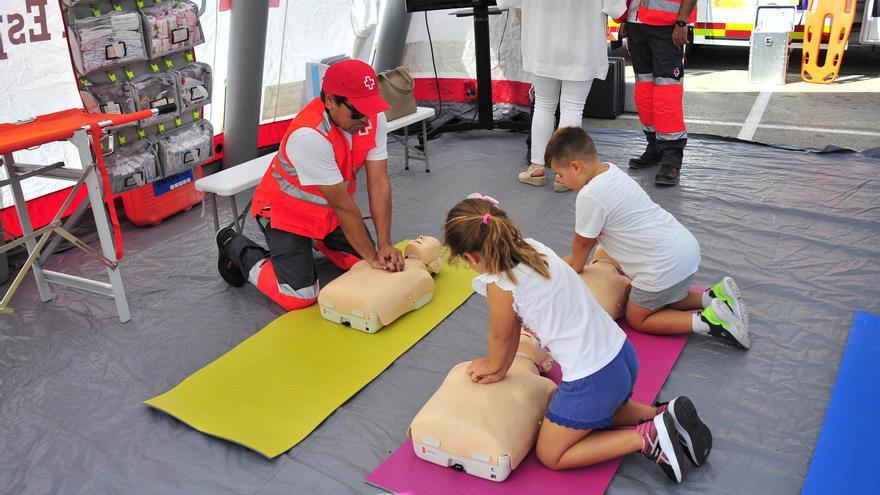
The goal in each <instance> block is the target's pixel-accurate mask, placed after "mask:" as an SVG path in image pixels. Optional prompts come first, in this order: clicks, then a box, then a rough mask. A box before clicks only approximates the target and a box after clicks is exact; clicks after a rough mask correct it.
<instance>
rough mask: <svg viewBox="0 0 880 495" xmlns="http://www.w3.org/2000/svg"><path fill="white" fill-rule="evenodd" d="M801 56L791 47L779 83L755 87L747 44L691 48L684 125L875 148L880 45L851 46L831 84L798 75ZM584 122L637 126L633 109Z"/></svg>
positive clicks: (791, 141)
mask: <svg viewBox="0 0 880 495" xmlns="http://www.w3.org/2000/svg"><path fill="white" fill-rule="evenodd" d="M619 54H622V53H619ZM800 57H801V53H800V51H799V50H792V52H791V55H790V59H789V60H790V61H789V71H788V75H787V78H786V84H785V85H778V86H771V87H761V86H759V85H755V84H750V83H749V82H748V59H749V50H748V48H740V47H713V46H700V47H697V49H696V50H694V51H693V52H691V53H690V54H689V56H688V62H687V66H686V69H685V74H686V75H685V97H684V114H685V121H686V122H687V125H688V131H689V132H692V133H701V134H717V135H721V136H730V137H740V138H742V139H747V140H753V141H757V142H761V143H768V144H782V145H787V146H793V147H801V148H811V149H821V148H823V147H825V146H826V145H837V146H842V147H847V148H852V149H856V150H864V149H868V148H876V147H880V50H872V49H871V48H870V47H852V48H850V49H849V50H848V51H847V52H846V54H845V55H844V60H843V65H842V68H841V72H840V77H839V78H838V80H837V82H835V83H834V84H811V83H805V82H803V81H802V80H801V77H800V66H801V63H800V60H801V59H800ZM627 64H628V65H627V68H626V69H627V77H628V78H629V79H632V77H633V73H632V67H631V66H630V65H629V61H627ZM584 125H585V126H586V127H587V129H589V128H591V127H592V128H617V129H638V128H639V126H638V118H637V116H636V115H634V114H624V115H622V116H620V117H618V118H617V119H615V120H603V119H585V121H584Z"/></svg>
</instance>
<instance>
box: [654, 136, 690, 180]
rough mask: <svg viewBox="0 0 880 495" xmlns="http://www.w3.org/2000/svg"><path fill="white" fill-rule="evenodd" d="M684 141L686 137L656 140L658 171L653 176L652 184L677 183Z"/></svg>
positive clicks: (685, 141)
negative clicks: (672, 139)
mask: <svg viewBox="0 0 880 495" xmlns="http://www.w3.org/2000/svg"><path fill="white" fill-rule="evenodd" d="M686 143H687V139H676V140H675V141H657V149H658V150H659V151H660V171H659V172H657V175H655V176H654V184H657V185H661V186H674V185H676V184H678V178H679V174H680V172H681V162H682V159H683V158H684V146H685V144H686Z"/></svg>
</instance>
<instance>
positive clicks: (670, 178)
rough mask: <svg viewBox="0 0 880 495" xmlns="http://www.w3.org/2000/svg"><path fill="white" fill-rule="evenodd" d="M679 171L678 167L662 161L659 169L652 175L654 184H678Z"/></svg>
mask: <svg viewBox="0 0 880 495" xmlns="http://www.w3.org/2000/svg"><path fill="white" fill-rule="evenodd" d="M680 172H681V168H680V167H676V166H674V165H669V164H666V163H664V164H662V165H660V171H659V172H657V175H655V176H654V184H657V185H660V186H674V185H676V184H678V177H679V175H680Z"/></svg>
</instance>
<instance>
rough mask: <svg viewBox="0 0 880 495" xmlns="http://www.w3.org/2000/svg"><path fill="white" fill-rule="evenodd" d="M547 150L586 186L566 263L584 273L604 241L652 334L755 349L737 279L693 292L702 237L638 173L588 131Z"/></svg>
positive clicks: (564, 176)
mask: <svg viewBox="0 0 880 495" xmlns="http://www.w3.org/2000/svg"><path fill="white" fill-rule="evenodd" d="M545 154H546V157H545V160H546V163H547V164H550V166H551V167H552V168H553V171H554V172H555V173H556V175H557V176H559V177H560V179H561V180H562V182H563V183H565V185H567V186H568V187H570V188H572V189H574V190H575V191H578V195H577V200H576V201H577V202H576V204H575V235H574V241H573V243H572V254H571V256H570V257H567V258H566V261H568V263H569V264H570V265H571V267H572V268H574V270H575V271H576V272H578V273H580V272H581V271H582V270H583V268H584V264H585V263H586V261H587V256H588V255H589V253H590V251H591V250H592V249H593V247H594V246H595V245H596V243H599V244H600V245H601V246H602V247H603V248H604V249H605V251H607V252H608V254H609V255H610V256H611V257H612V258H614V259H615V260H617V262H618V263H619V264H620V267H621V268H622V270H623V272H624V273H625V274H626V275H627V276H628V277H630V278H631V279H632V290H631V292H630V295H629V302H628V303H627V307H626V321H627V322H628V323H629V324H630V326H632V327H633V328H634V329H636V330H638V331H640V332H645V333H652V334H679V333H688V332H695V333H704V334H709V335H711V336H714V337H718V338H720V339H722V340H725V341H727V342H729V343H731V344H733V345H735V346H737V347H740V348H744V349H748V348H749V345H750V340H751V339H750V336H749V329H748V314H747V313H746V310H745V307H744V305H743V300H742V296H741V295H740V291H739V289H738V288H737V286H736V283H735V282H734V281H733V279H732V278H730V277H724V279H722V281H721V282H718V283H717V284H715V285H714V286H712V288H710V289H708V290H706V291H698V290H692V289H690V288H689V287H690V285H691V284H692V283H693V279H694V275H695V274H696V272H697V269H698V268H699V266H700V245H699V244H698V243H697V240H696V238H694V236H693V234H691V233H690V231H688V230H687V229H686V228H685V227H684V226H683V225H682V224H681V223H679V222H678V220H676V219H675V217H673V216H672V214H670V213H669V212H668V211H666V210H664V209H663V208H661V207H660V206H658V205H657V204H656V203H654V202H653V201H651V198H649V197H648V195H647V193H645V191H644V190H643V189H642V188H641V187H639V185H638V184H637V183H636V182H635V181H634V180H633V179H632V178H631V177H630V176H628V175H627V174H625V173H623V172H622V171H621V170H620V169H618V168H617V167H615V166H613V165H611V164H609V163H603V162H602V161H601V160H600V159H599V155H598V153H597V152H596V147H595V145H594V144H593V140H592V139H591V138H590V136H589V135H588V134H587V133H586V132H585V131H584V130H583V129H581V128H579V127H566V128H561V129H559V130H558V131H556V133H555V134H554V135H553V137H552V138H551V140H550V142H549V144H548V145H547V149H546V152H545ZM696 309H699V310H702V311H701V312H699V313H693V310H696Z"/></svg>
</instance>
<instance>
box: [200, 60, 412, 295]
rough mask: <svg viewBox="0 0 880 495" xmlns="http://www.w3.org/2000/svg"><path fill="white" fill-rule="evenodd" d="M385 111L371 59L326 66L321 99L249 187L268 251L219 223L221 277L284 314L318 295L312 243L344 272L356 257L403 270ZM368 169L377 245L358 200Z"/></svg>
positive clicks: (293, 124)
mask: <svg viewBox="0 0 880 495" xmlns="http://www.w3.org/2000/svg"><path fill="white" fill-rule="evenodd" d="M388 108H389V107H388V104H387V103H386V102H385V100H383V99H382V97H381V96H380V95H379V84H378V82H377V78H376V72H375V71H374V70H373V69H372V67H370V66H369V65H367V64H365V63H364V62H361V61H360V60H344V61H342V62H337V63H336V64H333V65H331V66H330V67H329V68H328V69H327V72H326V74H325V75H324V82H323V85H322V88H321V96H320V97H319V98H315V99H314V100H312V101H311V102H310V103H309V104H308V105H306V106H305V107H304V108H303V109H302V110H301V111H300V112H299V113H298V114H297V115H296V117H295V118H294V119H293V121H291V123H290V127H288V128H287V131H286V132H285V133H284V137H283V138H282V140H281V144H280V147H279V149H278V153H277V154H276V155H275V158H274V160H273V161H272V165H271V166H270V167H269V169H268V170H267V171H266V175H264V176H263V179H262V181H261V182H260V184H259V186H257V190H256V192H255V193H254V200H253V214H254V216H255V217H256V219H257V224H258V225H259V226H260V228H261V230H262V231H263V234H264V235H265V236H266V243H267V244H268V246H269V249H268V250H266V249H264V248H263V247H261V246H259V245H258V244H256V243H255V242H253V241H252V240H250V239H248V238H247V237H245V236H243V235H240V234H238V233H236V232H235V231H234V230H233V229H232V228H231V227H226V228H223V229H221V230H220V231H219V232H217V246H218V247H219V249H220V259H219V261H218V270H219V271H220V276H221V277H223V280H225V281H226V282H228V283H229V284H230V285H233V286H236V287H239V286H242V285H244V283H245V281H250V282H251V283H252V284H254V285H255V286H256V287H257V289H259V290H260V291H261V292H263V293H264V294H265V295H267V296H269V298H270V299H272V300H273V301H275V302H277V303H278V304H280V305H281V306H282V307H284V308H285V309H287V310H288V311H290V310H294V309H299V308H303V307H306V306H308V305H310V304H312V303H314V302H315V301H316V300H317V297H318V290H319V283H318V276H317V272H316V269H315V259H314V255H313V251H312V248H313V247H314V248H316V249H318V250H319V251H321V252H322V253H324V255H325V256H326V257H327V258H328V259H329V260H330V261H332V262H333V263H334V264H335V265H336V266H338V267H340V268H342V269H344V270H347V269H349V268H350V267H351V266H352V265H353V264H354V263H356V262H357V261H359V260H360V259H363V260H366V261H367V262H368V263H369V264H370V266H372V267H373V268H374V269H377V270H389V271H400V270H402V269H403V266H404V263H403V255H402V253H401V252H400V251H399V250H398V249H397V248H395V247H394V245H393V244H391V183H390V181H389V179H388V170H387V163H388V152H387V148H386V146H387V123H386V120H385V114H384V113H383V112H384V111H385V110H387V109H388ZM365 165H366V176H367V192H368V195H369V203H370V215H371V217H372V220H373V226H374V227H375V229H376V235H377V237H378V238H379V243H378V245H376V244H374V243H373V240H372V238H371V237H370V234H369V233H368V232H367V228H366V225H364V220H363V215H362V214H361V210H360V209H359V208H358V206H357V203H355V200H354V193H355V190H356V183H357V174H358V170H359V169H360V168H361V167H363V166H365Z"/></svg>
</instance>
